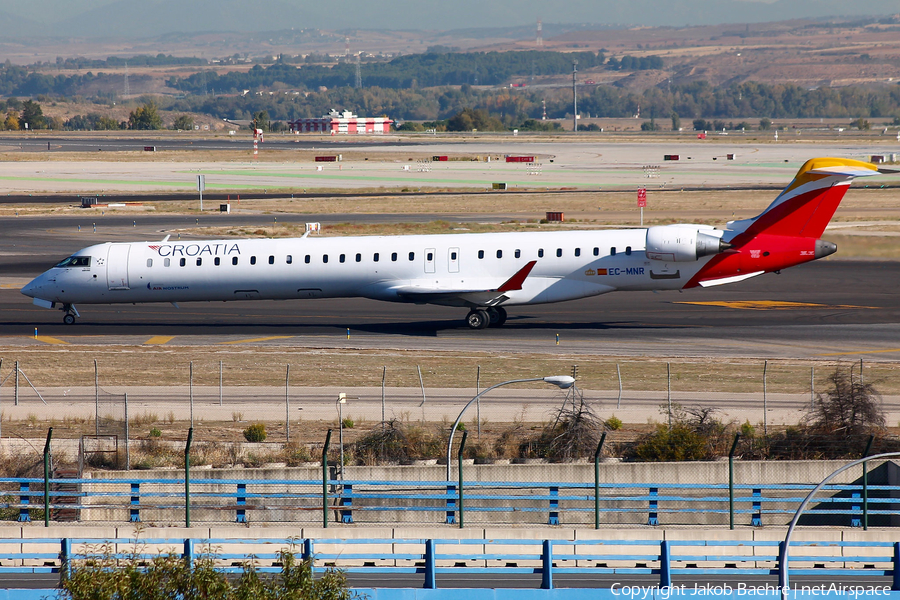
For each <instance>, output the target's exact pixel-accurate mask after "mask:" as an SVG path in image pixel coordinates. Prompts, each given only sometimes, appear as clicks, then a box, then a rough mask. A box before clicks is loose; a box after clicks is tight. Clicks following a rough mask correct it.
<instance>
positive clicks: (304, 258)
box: [303, 254, 312, 264]
mask: <svg viewBox="0 0 900 600" xmlns="http://www.w3.org/2000/svg"><path fill="white" fill-rule="evenodd" d="M311 259H312V257H310V255H309V254H307V255H306V256H304V257H303V262H305V263H306V264H309V261H310V260H311Z"/></svg>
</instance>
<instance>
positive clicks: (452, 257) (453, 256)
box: [450, 252, 456, 260]
mask: <svg viewBox="0 0 900 600" xmlns="http://www.w3.org/2000/svg"><path fill="white" fill-rule="evenodd" d="M450 260H456V252H451V253H450Z"/></svg>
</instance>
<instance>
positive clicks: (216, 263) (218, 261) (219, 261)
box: [213, 256, 222, 267]
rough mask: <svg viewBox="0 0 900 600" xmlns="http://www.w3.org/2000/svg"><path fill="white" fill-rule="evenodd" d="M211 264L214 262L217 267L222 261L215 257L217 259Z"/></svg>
mask: <svg viewBox="0 0 900 600" xmlns="http://www.w3.org/2000/svg"><path fill="white" fill-rule="evenodd" d="M213 262H214V263H215V265H216V266H217V267H218V266H219V265H220V264H222V259H221V258H219V257H218V256H217V257H216V258H215V259H214V260H213Z"/></svg>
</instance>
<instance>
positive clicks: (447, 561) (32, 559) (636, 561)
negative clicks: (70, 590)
mask: <svg viewBox="0 0 900 600" xmlns="http://www.w3.org/2000/svg"><path fill="white" fill-rule="evenodd" d="M782 544H783V542H777V541H742V540H723V541H704V540H699V541H694V540H663V541H660V540H603V539H597V540H541V539H479V538H473V539H395V538H360V539H343V538H327V539H311V538H302V539H259V538H247V539H234V538H223V539H182V538H163V539H154V538H149V539H137V540H135V539H89V538H63V539H56V538H51V539H40V538H0V574H4V573H60V572H61V571H62V570H65V569H70V568H77V566H78V562H79V561H80V560H85V559H91V558H102V557H106V558H112V559H117V560H136V561H148V560H150V559H152V558H154V557H156V556H159V555H160V554H174V555H178V556H182V557H185V558H187V559H190V560H192V561H193V560H195V559H197V558H200V557H208V558H212V559H213V560H214V561H215V563H216V565H217V568H218V569H220V570H222V571H224V572H228V573H237V572H241V571H242V570H243V567H241V566H234V565H235V563H245V562H249V561H251V560H252V561H253V563H254V565H255V569H256V570H257V571H258V572H260V573H278V572H280V570H281V565H280V562H279V561H280V559H281V557H280V554H279V551H280V550H290V551H292V552H294V553H295V554H296V555H297V556H299V557H302V558H303V559H311V560H312V561H313V571H314V572H316V573H321V572H324V571H325V570H327V569H328V568H332V567H337V568H340V569H341V570H342V571H344V572H346V573H348V574H351V573H361V574H411V575H415V574H419V575H422V582H423V587H425V588H430V589H434V588H436V587H437V575H441V574H453V575H456V576H459V575H466V574H497V575H512V574H538V575H540V576H541V582H542V585H541V587H542V588H544V589H552V588H553V587H554V584H553V578H554V576H555V575H561V574H571V575H586V574H592V575H593V574H618V575H639V576H651V577H655V578H658V582H659V585H660V586H662V587H668V586H672V585H673V584H677V580H678V578H679V577H681V576H692V577H697V576H709V575H729V576H735V577H740V576H751V575H752V576H771V577H772V578H773V580H775V577H776V576H777V575H778V574H779V569H780V568H781V567H780V565H781V562H780V557H781V556H782V550H783V549H782ZM10 546H12V547H15V548H16V550H12V551H10V550H8V548H9V547H10ZM48 546H49V547H53V548H55V549H58V550H57V551H47V549H48ZM29 547H30V548H34V549H29ZM379 547H381V548H383V549H379ZM791 547H792V548H793V549H794V550H793V551H792V554H795V555H794V556H792V559H791V562H792V563H793V564H794V565H802V564H803V563H812V564H813V565H815V568H808V567H802V566H796V567H795V568H793V569H792V570H791V574H792V575H813V576H816V577H818V578H820V579H824V578H825V577H834V576H855V577H864V578H867V579H868V578H871V577H891V578H892V579H891V582H890V583H889V584H888V583H887V582H884V583H882V585H885V586H890V587H891V589H893V590H898V589H900V576H898V575H900V542H875V541H870V542H863V541H852V542H834V541H806V542H798V543H792V544H791ZM632 548H633V549H634V551H632V550H631V549H632ZM248 549H252V551H248ZM323 549H324V550H325V551H322V550H323ZM810 550H815V551H816V552H812V553H811V552H810ZM757 552H759V553H757ZM562 562H565V563H567V566H559V564H558V563H562ZM612 562H618V563H620V565H619V566H614V567H610V566H608V565H609V563H612ZM27 563H34V564H31V565H29V564H27ZM38 563H39V564H38ZM568 563H571V565H573V566H570V565H569V564H568ZM701 563H707V565H705V566H699V565H700V564H701ZM761 563H762V564H761ZM520 564H521V566H520ZM873 583H876V582H874V581H873Z"/></svg>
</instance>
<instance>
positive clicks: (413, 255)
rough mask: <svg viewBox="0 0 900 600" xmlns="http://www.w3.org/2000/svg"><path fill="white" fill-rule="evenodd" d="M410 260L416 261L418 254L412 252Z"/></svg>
mask: <svg viewBox="0 0 900 600" xmlns="http://www.w3.org/2000/svg"><path fill="white" fill-rule="evenodd" d="M409 260H410V261H414V260H416V253H415V252H410V253H409Z"/></svg>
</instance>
